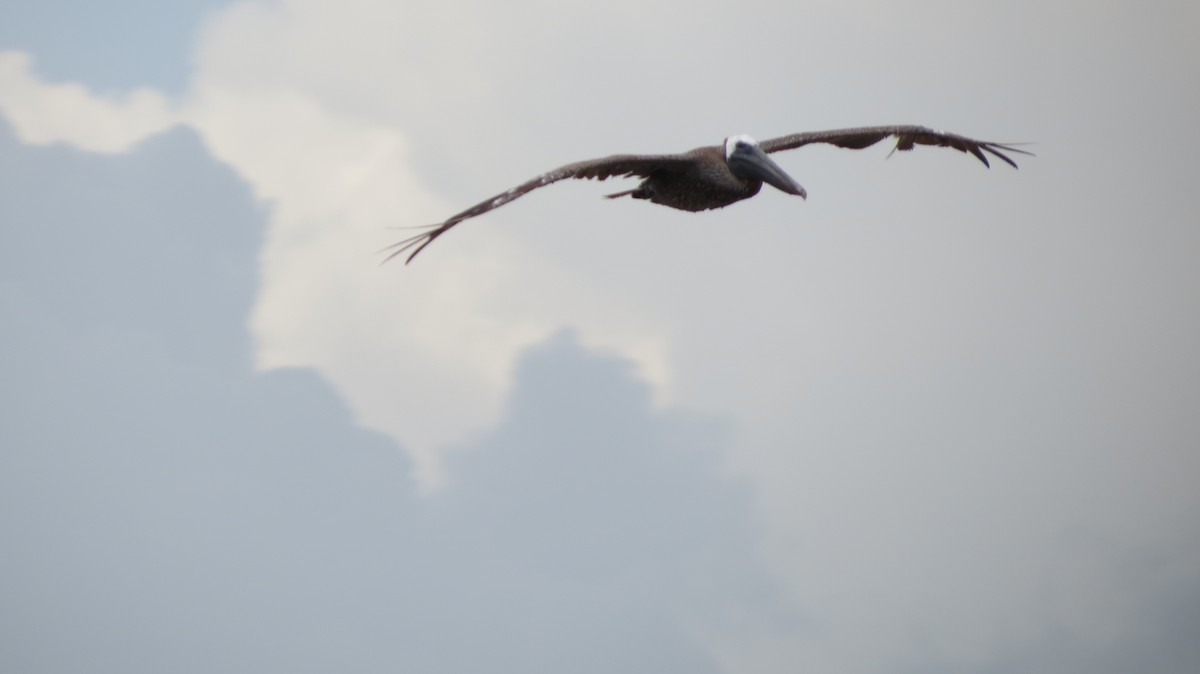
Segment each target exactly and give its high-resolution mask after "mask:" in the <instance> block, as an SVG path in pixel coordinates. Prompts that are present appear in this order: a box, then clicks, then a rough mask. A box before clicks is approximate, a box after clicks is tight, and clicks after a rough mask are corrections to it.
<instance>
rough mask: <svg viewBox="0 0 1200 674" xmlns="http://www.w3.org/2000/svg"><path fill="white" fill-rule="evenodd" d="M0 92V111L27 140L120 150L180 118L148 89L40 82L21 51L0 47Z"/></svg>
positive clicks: (106, 150) (169, 105)
mask: <svg viewBox="0 0 1200 674" xmlns="http://www.w3.org/2000/svg"><path fill="white" fill-rule="evenodd" d="M0 92H2V93H0V113H3V115H4V117H5V118H6V119H7V120H8V122H9V123H10V124H12V125H13V126H14V127H16V129H17V132H18V133H19V134H20V136H21V138H22V139H24V140H25V141H26V142H29V143H39V144H44V143H53V142H64V141H65V142H69V143H71V144H72V145H75V146H77V147H81V148H84V149H87V150H91V151H93V152H123V151H125V150H128V149H129V148H130V146H132V145H133V144H134V143H136V142H137V141H139V140H141V139H143V138H145V137H146V136H149V135H151V134H154V133H158V132H159V131H162V130H163V129H166V128H167V127H169V126H171V125H173V124H175V123H176V122H177V121H178V120H179V116H178V114H177V113H176V111H175V110H174V109H173V108H172V106H171V103H170V102H169V101H168V100H167V97H166V96H164V95H163V94H161V93H159V92H157V91H155V90H153V89H146V88H140V89H135V90H133V91H131V92H129V93H128V94H123V95H120V96H113V97H101V96H97V95H95V94H93V93H92V92H90V91H88V90H87V89H86V88H85V87H84V86H82V85H80V84H74V83H68V84H54V85H47V84H44V83H43V82H42V81H41V80H40V79H39V78H38V77H37V76H36V75H35V74H34V73H33V72H31V69H30V58H29V56H28V55H27V54H24V53H22V52H0Z"/></svg>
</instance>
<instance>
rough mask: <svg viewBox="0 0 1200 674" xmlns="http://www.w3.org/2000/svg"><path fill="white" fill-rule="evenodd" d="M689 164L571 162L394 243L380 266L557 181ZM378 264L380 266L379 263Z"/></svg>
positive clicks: (634, 158) (662, 160) (651, 159)
mask: <svg viewBox="0 0 1200 674" xmlns="http://www.w3.org/2000/svg"><path fill="white" fill-rule="evenodd" d="M686 161H689V159H688V158H687V157H685V156H684V155H679V154H663V155H634V154H617V155H612V156H610V157H601V158H600V159H589V160H587V161H581V162H575V163H574V164H567V165H566V166H560V167H558V168H556V169H554V170H553V171H547V172H546V173H543V174H541V175H540V176H537V177H536V178H532V179H530V180H527V181H525V182H523V183H521V184H520V185H517V186H516V187H514V188H512V189H510V190H507V191H505V192H501V193H500V194H497V195H496V196H494V197H492V198H490V199H487V200H485V201H481V202H479V203H477V204H475V205H474V206H472V207H470V208H468V209H467V210H465V211H463V212H461V213H456V214H454V215H452V216H450V218H448V219H447V220H446V221H445V222H440V223H438V224H435V225H430V226H429V228H428V229H426V230H425V231H424V232H422V233H420V234H417V235H416V236H411V237H409V238H407V239H404V240H403V241H399V242H397V243H394V244H392V245H390V246H388V247H387V248H384V249H383V250H385V251H391V252H390V253H389V254H388V256H387V257H386V258H384V260H383V261H384V262H387V261H388V260H390V259H392V258H394V257H396V256H397V255H400V254H402V253H405V252H407V251H410V250H411V251H412V252H411V253H410V254H409V256H408V259H407V260H405V264H408V263H409V262H412V260H413V258H414V257H416V256H417V253H420V252H421V251H422V250H424V249H425V246H428V245H429V244H431V243H433V240H434V239H436V238H438V237H439V236H441V235H442V234H445V233H446V231H447V230H449V229H450V228H451V227H453V226H455V225H457V224H458V223H460V222H462V221H463V220H466V219H468V218H473V217H475V216H477V215H483V214H484V213H487V212H488V211H490V210H492V209H493V208H499V207H501V206H503V205H504V204H507V203H508V202H510V201H513V200H514V199H517V198H519V197H521V196H524V195H526V194H528V193H530V192H532V191H533V190H536V189H537V188H539V187H545V186H546V185H549V184H551V183H556V182H558V181H560V180H566V179H568V178H576V179H585V178H586V179H595V180H605V179H607V178H612V177H617V176H620V177H629V176H638V177H641V178H646V177H649V175H650V174H651V173H652V172H653V171H654V170H655V169H657V168H660V167H662V166H666V165H670V164H678V163H681V162H686ZM381 264H382V263H381Z"/></svg>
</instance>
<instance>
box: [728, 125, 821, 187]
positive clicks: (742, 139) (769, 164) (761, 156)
mask: <svg viewBox="0 0 1200 674" xmlns="http://www.w3.org/2000/svg"><path fill="white" fill-rule="evenodd" d="M725 163H726V164H728V165H729V170H730V171H732V172H733V175H735V176H737V177H739V178H741V179H743V180H760V181H762V182H765V183H767V184H768V185H770V186H771V187H774V188H775V189H777V190H780V191H782V192H787V193H788V194H795V195H796V196H798V197H800V198H801V199H806V198H808V192H805V191H804V188H803V187H801V186H800V183H798V182H796V181H795V179H793V178H792V177H791V176H789V175H788V174H787V173H785V172H784V170H783V169H782V168H781V167H780V166H779V164H776V163H775V162H774V161H773V160H772V159H771V158H770V157H769V156H767V153H766V152H763V150H762V148H760V147H759V146H758V143H757V142H755V140H754V139H753V138H751V137H750V136H747V135H745V134H741V135H738V136H730V137H728V138H726V139H725Z"/></svg>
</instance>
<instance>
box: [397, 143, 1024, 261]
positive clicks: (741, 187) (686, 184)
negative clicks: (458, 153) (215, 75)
mask: <svg viewBox="0 0 1200 674" xmlns="http://www.w3.org/2000/svg"><path fill="white" fill-rule="evenodd" d="M889 136H893V137H895V138H896V147H895V150H901V151H907V150H911V149H913V148H914V147H916V146H917V145H936V146H941V147H949V148H953V149H955V150H958V151H960V152H967V153H970V154H972V155H974V156H975V158H977V159H978V160H979V161H981V162H983V164H984V166H990V164H989V163H988V155H989V154H991V155H992V156H994V157H997V158H999V159H1000V160H1002V161H1004V162H1005V163H1007V164H1009V165H1010V166H1012V167H1013V168H1016V167H1017V164H1016V162H1014V161H1013V160H1012V159H1011V158H1010V157H1009V156H1008V155H1007V154H1005V153H1018V154H1025V155H1028V154H1031V153H1029V152H1026V151H1025V150H1021V149H1018V148H1015V147H1013V146H1012V145H1003V144H1000V143H991V142H986V141H981V140H975V139H973V138H967V137H966V136H960V135H957V134H953V133H943V132H941V131H934V130H933V129H929V128H926V127H923V126H912V125H900V126H872V127H861V128H854V129H834V130H830V131H809V132H804V133H796V134H792V135H790V136H781V137H779V138H772V139H770V140H767V141H763V142H761V143H756V142H755V141H754V140H753V139H751V138H750V137H748V136H733V137H730V138H727V139H726V140H725V143H724V145H723V146H721V145H713V146H708V147H700V148H696V149H695V150H690V151H688V152H684V153H682V154H660V155H634V154H621V155H612V156H609V157H601V158H599V159H589V160H587V161H581V162H576V163H574V164H567V165H566V166H560V167H559V168H556V169H554V170H553V171H548V172H546V173H543V174H541V175H539V176H537V177H535V178H533V179H531V180H528V181H526V182H524V183H521V184H520V185H517V186H516V187H514V188H512V189H510V190H508V191H506V192H502V193H501V194H498V195H496V196H494V197H492V198H491V199H488V200H486V201H482V202H480V203H478V204H475V205H474V206H472V207H470V208H468V209H467V210H465V211H463V212H461V213H457V214H455V215H453V216H451V217H450V218H449V219H447V220H446V221H445V222H441V223H438V224H436V225H431V226H430V227H429V228H428V229H427V230H426V231H424V232H422V233H420V234H417V235H416V236H412V237H409V238H407V239H404V240H403V241H400V242H398V243H395V244H393V245H391V246H388V247H387V248H386V249H384V250H386V251H390V254H389V255H388V256H387V258H385V259H384V262H387V261H388V260H390V259H392V258H393V257H396V256H397V255H400V254H402V253H405V252H408V251H411V253H410V254H409V256H408V259H407V260H406V263H407V262H412V260H413V258H415V257H416V256H417V254H418V253H420V252H421V251H422V250H424V249H425V247H426V246H428V245H429V244H430V243H433V241H434V239H436V238H438V237H439V236H441V235H442V234H445V233H446V231H447V230H449V229H450V228H452V227H454V226H455V225H457V224H458V223H460V222H462V221H463V220H467V219H468V218H473V217H475V216H477V215H482V214H484V213H487V212H488V211H490V210H492V209H494V208H499V207H500V206H503V205H504V204H507V203H508V202H510V201H512V200H514V199H516V198H518V197H520V196H522V195H525V194H527V193H529V192H532V191H533V190H535V189H537V188H539V187H544V186H546V185H549V184H551V183H556V182H558V181H560V180H566V179H567V178H574V179H583V178H587V179H592V178H594V179H596V180H605V179H608V178H612V177H632V176H637V177H639V178H643V179H644V180H642V182H641V183H640V184H639V185H638V186H637V187H635V188H634V189H631V190H626V191H624V192H617V193H616V194H609V195H607V196H608V197H609V198H610V199H612V198H617V197H624V196H630V197H633V198H634V199H647V200H649V201H651V202H653V203H656V204H662V205H664V206H669V207H671V208H677V209H679V210H684V211H704V210H709V209H713V208H722V207H724V206H728V205H729V204H732V203H734V202H737V201H741V200H742V199H748V198H750V197H752V196H754V195H755V194H758V191H759V190H760V189H762V184H763V182H766V183H768V184H770V185H772V186H773V187H775V188H777V189H779V190H782V191H784V192H787V193H788V194H794V195H797V196H800V197H805V196H806V193H805V191H804V188H803V187H801V186H800V185H799V184H798V183H797V182H796V181H795V180H793V179H792V178H791V177H790V176H788V175H787V174H786V173H784V171H783V169H782V168H780V167H779V166H778V165H777V164H776V163H775V162H774V161H772V160H771V159H770V158H768V157H767V154H768V153H771V152H779V151H781V150H792V149H795V148H798V147H802V146H804V145H809V144H811V143H827V144H829V145H835V146H837V147H844V148H848V149H851V150H861V149H862V148H865V147H870V146H872V145H874V144H876V143H878V142H879V141H881V140H883V139H884V138H887V137H889ZM895 150H893V151H895Z"/></svg>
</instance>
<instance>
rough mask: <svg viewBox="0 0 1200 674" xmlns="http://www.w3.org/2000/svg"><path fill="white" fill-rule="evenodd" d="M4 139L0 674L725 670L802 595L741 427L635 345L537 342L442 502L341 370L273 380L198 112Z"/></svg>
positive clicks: (239, 231) (241, 237)
mask: <svg viewBox="0 0 1200 674" xmlns="http://www.w3.org/2000/svg"><path fill="white" fill-rule="evenodd" d="M0 143H2V144H3V146H2V148H0V149H2V150H3V151H2V152H0V176H3V177H4V180H3V181H0V196H2V198H0V216H2V217H3V219H4V221H5V222H8V223H16V224H18V225H19V227H16V228H11V229H6V232H5V245H4V247H3V256H4V260H3V261H4V264H3V265H2V269H0V312H2V315H3V320H4V323H5V325H7V326H11V329H7V330H5V331H4V335H3V338H2V340H3V342H2V344H0V345H2V346H3V348H2V349H0V368H2V369H3V371H4V372H5V373H6V377H5V380H6V384H5V386H4V388H3V396H4V400H3V402H4V405H3V413H2V414H3V424H2V425H0V427H2V428H3V430H2V431H0V444H2V445H3V446H4V448H5V450H4V452H3V453H0V462H2V463H0V493H3V495H4V496H3V506H4V507H3V508H2V509H0V534H2V535H3V537H4V539H5V540H6V541H8V545H9V546H10V547H9V548H8V549H9V553H8V554H6V555H4V556H3V557H2V558H0V578H4V579H6V580H5V581H4V582H3V583H0V597H3V602H2V605H3V608H0V635H2V636H0V653H3V656H0V661H3V668H4V669H6V670H13V671H18V670H19V671H23V672H50V671H70V670H80V669H87V670H89V671H113V672H116V671H122V672H131V671H182V672H188V671H197V672H199V671H213V670H221V671H229V672H251V671H262V670H263V669H272V670H284V669H286V670H295V669H322V670H329V669H346V668H350V669H354V670H356V671H364V672H370V671H396V670H398V669H406V670H417V671H423V672H478V671H517V670H520V671H535V672H538V671H544V672H550V671H565V670H569V671H581V672H596V673H600V672H611V671H620V670H626V671H627V670H637V669H654V670H656V671H666V672H689V673H693V672H697V671H699V672H705V671H709V672H716V671H719V668H720V667H719V660H718V657H719V655H720V653H719V651H720V646H721V645H722V644H726V643H730V644H735V643H737V641H738V639H739V638H742V637H741V636H740V635H741V634H743V633H745V632H747V631H748V629H750V627H751V626H753V627H754V628H755V629H762V628H763V627H765V626H770V625H773V624H777V623H779V621H780V620H781V619H782V617H783V616H784V615H786V612H785V611H783V610H782V608H781V606H779V605H778V603H777V602H776V601H775V600H774V597H775V596H776V595H777V592H776V591H775V590H774V589H773V581H772V580H771V577H770V575H769V573H768V572H767V570H766V568H765V567H764V566H763V565H762V563H761V562H760V560H759V557H758V538H757V532H756V530H755V527H754V524H753V520H752V511H751V501H750V499H749V493H748V492H747V491H746V490H745V489H744V487H742V486H740V485H739V484H738V483H736V482H735V481H733V480H732V479H731V478H730V477H729V476H728V475H726V474H725V473H724V472H723V470H722V469H721V466H720V462H721V460H722V457H723V454H724V452H725V450H726V447H725V442H726V439H727V438H726V434H725V432H724V426H723V424H721V423H720V422H717V421H714V420H712V419H707V418H704V417H701V416H696V415H690V414H684V413H681V412H678V411H654V410H653V409H652V407H651V404H650V398H651V396H650V389H649V387H648V385H647V384H646V383H645V382H644V381H641V380H639V379H638V378H637V377H636V376H635V374H634V367H633V364H632V363H630V362H629V361H628V360H625V359H623V358H620V357H615V356H610V355H602V354H596V353H593V352H590V351H589V350H587V349H586V348H584V347H582V346H581V345H580V344H579V343H578V341H577V338H576V337H575V336H574V335H572V334H570V333H562V334H560V335H559V336H557V337H556V338H555V339H553V340H551V341H549V342H547V343H545V344H543V345H541V346H538V347H536V348H534V349H531V350H528V351H527V352H525V355H524V356H523V357H522V359H521V361H520V364H519V366H518V367H517V369H516V373H515V380H514V386H513V390H512V393H511V395H510V396H509V398H508V403H507V405H506V407H505V409H504V412H503V415H502V417H503V421H502V423H500V425H499V426H498V427H496V428H495V429H492V430H491V431H489V432H488V433H487V434H485V435H483V436H481V437H479V438H478V440H477V441H475V442H472V443H470V444H469V445H467V446H463V447H461V448H460V449H459V451H457V452H456V453H455V454H454V461H453V466H452V470H450V471H449V483H448V486H447V488H446V489H445V490H443V491H441V492H439V493H438V494H436V495H432V496H428V497H424V498H417V497H416V495H415V486H416V481H415V480H414V477H413V475H412V472H411V466H410V465H409V464H408V462H407V461H406V460H405V459H404V455H403V453H402V452H401V451H400V448H398V447H396V446H395V445H393V444H392V443H391V442H389V441H387V440H386V439H384V438H383V437H382V436H380V435H378V434H376V433H372V432H369V431H364V430H362V429H360V428H358V427H356V426H354V424H353V423H352V418H351V415H350V413H349V410H348V409H347V408H346V406H345V404H344V403H343V401H342V400H341V399H340V397H339V396H338V395H337V394H336V393H335V392H334V391H333V390H332V388H331V387H330V386H329V384H328V383H327V382H326V381H325V380H324V379H323V378H322V377H320V376H319V375H318V374H316V373H315V372H314V371H312V370H309V369H303V368H288V369H276V370H272V371H268V372H254V371H253V369H252V364H251V357H250V354H251V344H250V342H249V339H248V334H247V332H246V329H245V328H246V326H245V316H246V314H247V313H248V311H249V308H250V302H249V300H250V298H251V297H252V296H253V295H254V292H255V285H256V282H257V273H256V272H257V267H256V259H257V249H258V247H259V245H260V242H261V235H262V228H263V225H264V213H263V211H262V210H261V209H260V208H259V207H258V206H257V205H256V204H255V202H254V201H253V200H252V199H251V197H250V195H249V193H248V191H247V189H246V188H245V186H244V185H242V184H241V183H240V182H239V181H237V180H236V179H235V177H234V176H232V175H231V174H230V172H229V171H228V170H226V169H224V168H223V167H221V166H219V165H217V164H215V163H213V162H212V161H211V160H210V159H209V158H208V157H207V156H206V153H205V151H204V149H203V147H202V146H201V144H200V143H199V141H198V139H197V138H196V136H195V135H194V134H193V133H191V132H189V131H185V130H175V131H172V132H170V133H168V134H165V135H161V136H157V137H155V138H152V139H150V140H149V141H147V142H145V143H144V144H143V145H141V146H139V147H138V148H137V149H136V150H134V151H133V152H131V153H129V154H127V155H122V156H118V157H110V156H98V155H91V154H85V153H79V152H77V151H74V150H69V149H66V148H61V147H56V148H48V149H36V148H30V147H26V146H21V145H19V144H17V143H16V142H15V141H14V140H13V139H12V138H11V137H10V136H8V135H7V134H6V135H5V136H4V137H3V138H0ZM34 186H42V187H41V189H34ZM780 624H781V623H780Z"/></svg>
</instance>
